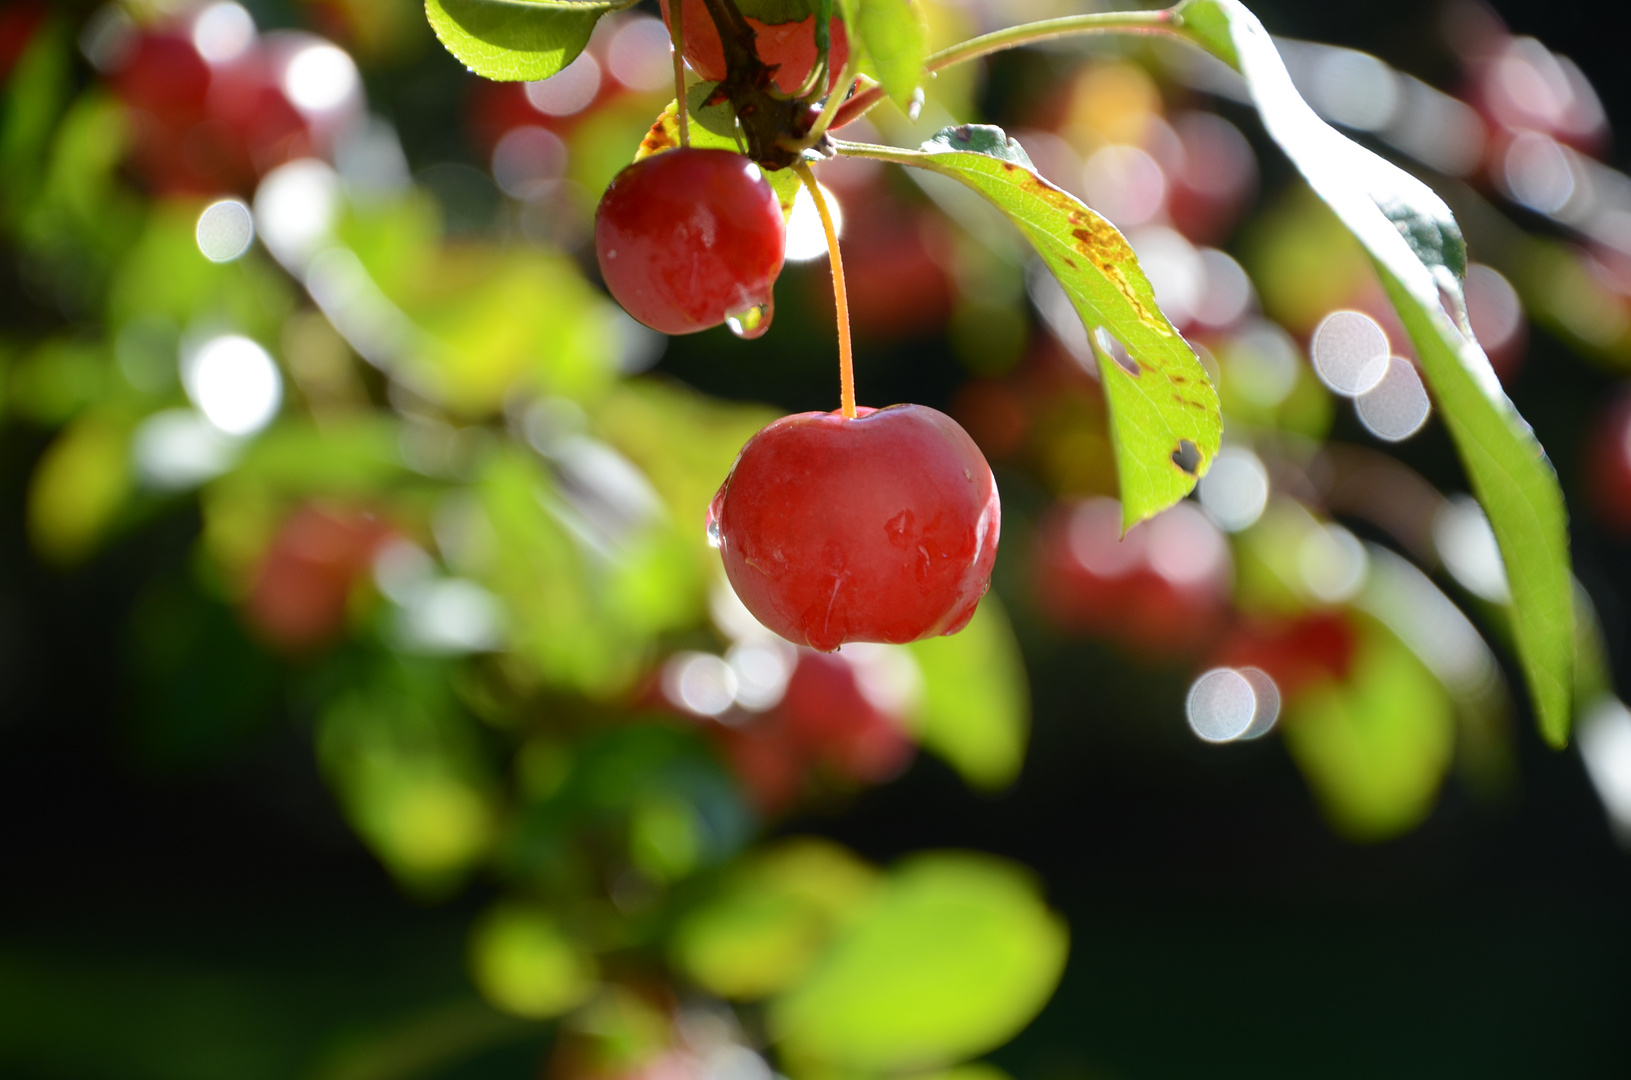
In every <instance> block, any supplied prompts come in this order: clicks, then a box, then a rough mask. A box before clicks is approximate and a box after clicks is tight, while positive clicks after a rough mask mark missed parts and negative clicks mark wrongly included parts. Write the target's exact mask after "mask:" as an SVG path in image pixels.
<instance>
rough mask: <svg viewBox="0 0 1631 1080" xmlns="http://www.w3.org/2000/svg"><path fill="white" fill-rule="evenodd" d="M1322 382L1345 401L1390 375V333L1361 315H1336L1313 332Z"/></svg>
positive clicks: (1343, 312) (1359, 313)
mask: <svg viewBox="0 0 1631 1080" xmlns="http://www.w3.org/2000/svg"><path fill="white" fill-rule="evenodd" d="M1310 351H1311V352H1312V353H1313V361H1314V371H1315V372H1316V373H1317V374H1318V375H1319V377H1320V381H1321V382H1323V383H1324V384H1325V385H1326V386H1329V387H1330V388H1331V389H1332V390H1333V391H1335V392H1336V393H1338V394H1341V395H1342V396H1343V397H1357V396H1358V395H1360V394H1363V393H1364V392H1365V391H1367V390H1369V389H1370V388H1371V387H1373V386H1375V385H1376V384H1377V383H1379V382H1381V381H1382V379H1383V377H1384V376H1385V375H1386V374H1387V370H1388V359H1389V357H1390V356H1391V352H1390V350H1389V348H1388V340H1387V331H1385V330H1383V329H1382V326H1381V324H1380V323H1378V322H1377V321H1376V320H1375V319H1373V318H1371V317H1370V316H1369V315H1366V314H1365V313H1364V312H1361V311H1333V312H1331V314H1329V315H1327V316H1326V317H1325V318H1324V319H1323V320H1322V321H1321V322H1320V324H1319V326H1317V327H1315V328H1314V337H1313V340H1312V343H1311V345H1310Z"/></svg>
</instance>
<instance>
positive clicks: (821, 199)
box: [793, 160, 855, 420]
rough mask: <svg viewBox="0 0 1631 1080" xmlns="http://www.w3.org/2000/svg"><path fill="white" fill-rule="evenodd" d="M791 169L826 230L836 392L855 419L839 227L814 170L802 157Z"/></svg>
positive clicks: (852, 365)
mask: <svg viewBox="0 0 1631 1080" xmlns="http://www.w3.org/2000/svg"><path fill="white" fill-rule="evenodd" d="M793 169H794V171H795V172H797V173H798V174H799V179H800V180H802V181H804V186H805V188H807V189H808V190H809V192H810V198H811V200H812V201H814V202H815V208H816V213H817V214H820V215H821V228H822V231H824V232H825V233H826V234H827V261H828V262H829V263H831V264H832V297H833V305H834V306H835V307H837V309H838V392H839V404H840V406H841V407H842V409H843V413H844V415H845V416H847V417H849V418H850V419H851V420H853V419H855V359H854V353H852V352H851V350H850V340H849V295H848V294H847V293H846V292H845V291H844V259H843V256H841V255H840V254H839V253H838V230H837V229H835V228H833V223H832V211H831V210H829V209H827V197H826V196H825V195H823V194H822V193H821V185H820V184H817V183H816V178H815V174H814V173H812V172H811V171H810V166H809V164H808V163H806V162H804V161H802V160H801V161H796V162H794V163H793Z"/></svg>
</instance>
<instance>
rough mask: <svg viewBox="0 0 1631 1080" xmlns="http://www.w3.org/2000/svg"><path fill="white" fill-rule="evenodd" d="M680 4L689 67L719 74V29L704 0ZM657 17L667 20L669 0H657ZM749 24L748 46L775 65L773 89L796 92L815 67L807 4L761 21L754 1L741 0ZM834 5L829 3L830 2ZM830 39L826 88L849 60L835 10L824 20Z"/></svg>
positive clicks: (713, 78) (713, 77) (712, 77)
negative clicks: (799, 13) (796, 12)
mask: <svg viewBox="0 0 1631 1080" xmlns="http://www.w3.org/2000/svg"><path fill="white" fill-rule="evenodd" d="M683 2H684V5H685V6H684V10H685V59H686V62H687V63H689V64H690V65H691V70H693V71H695V72H696V73H697V74H698V75H701V76H702V77H703V78H704V79H707V80H708V81H709V82H720V81H722V80H723V79H724V78H725V74H726V72H725V46H724V44H723V43H722V42H721V41H720V39H719V29H718V28H717V27H716V26H715V25H714V20H713V17H712V16H711V15H709V14H708V6H707V4H706V3H704V0H683ZM661 3H662V8H663V22H665V23H667V24H668V25H669V26H673V15H672V13H671V11H672V6H673V3H674V0H661ZM740 6H741V7H742V9H743V12H744V14H745V15H746V17H747V21H748V25H749V26H751V27H753V32H754V40H753V47H754V50H755V51H756V52H757V53H758V54H759V59H760V60H762V61H764V63H766V64H767V65H769V66H771V67H773V68H775V69H776V74H775V77H774V78H775V84H776V89H778V90H780V91H781V92H782V93H784V94H796V93H798V91H799V89H800V88H801V87H802V86H803V85H804V81H805V80H806V79H808V78H809V77H810V70H811V69H812V68H813V67H815V62H816V44H815V13H814V11H813V9H811V8H810V7H809V6H808V5H804V6H803V8H802V10H803V11H805V12H807V14H805V15H804V16H803V18H802V20H791V19H789V20H786V21H783V22H778V23H766V22H762V21H761V20H759V19H756V18H754V17H753V11H754V5H753V4H752V3H750V2H747V0H743V2H742V3H741V5H740ZM836 6H837V5H834V7H835V8H836ZM828 27H829V35H830V41H829V44H828V53H827V86H826V89H827V90H829V91H830V90H831V89H832V88H833V86H834V85H835V84H836V83H837V81H838V76H839V74H840V73H841V72H842V71H843V70H844V65H845V64H846V63H847V62H848V61H849V37H848V35H846V34H845V32H844V21H843V20H842V19H840V18H839V17H838V16H837V15H834V16H833V17H832V20H831V22H829V23H828Z"/></svg>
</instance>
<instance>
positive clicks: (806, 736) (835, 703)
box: [777, 650, 913, 784]
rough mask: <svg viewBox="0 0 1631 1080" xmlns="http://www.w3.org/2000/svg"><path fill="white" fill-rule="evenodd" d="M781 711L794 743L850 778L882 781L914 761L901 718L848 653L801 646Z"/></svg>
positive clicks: (863, 780)
mask: <svg viewBox="0 0 1631 1080" xmlns="http://www.w3.org/2000/svg"><path fill="white" fill-rule="evenodd" d="M777 711H778V713H779V714H780V718H781V721H782V723H783V725H784V726H785V728H786V731H787V736H788V740H789V742H791V743H792V745H793V746H795V747H797V748H798V749H799V751H800V752H801V753H803V754H804V755H805V756H806V757H807V758H808V759H809V760H810V761H812V762H815V763H817V764H821V765H825V766H827V767H829V768H831V769H832V770H833V771H834V772H835V773H837V774H838V775H840V776H842V777H845V778H847V779H851V780H859V781H861V782H863V783H869V784H876V783H880V782H882V781H884V780H887V779H889V778H890V777H892V776H895V775H897V774H898V773H899V772H900V771H901V770H902V769H904V768H905V767H906V764H907V763H908V762H909V761H911V759H912V751H913V744H912V740H911V739H910V738H908V737H907V734H906V729H905V728H904V726H903V725H902V720H901V718H900V717H897V716H891V715H890V714H889V713H888V712H886V711H885V710H884V709H883V708H882V707H881V706H880V705H879V704H878V703H877V702H876V701H874V700H873V698H871V697H868V696H867V693H866V688H865V687H864V685H863V682H862V673H861V671H860V670H859V669H858V668H857V666H856V664H855V663H854V662H852V661H851V660H850V658H849V657H846V656H845V655H843V654H842V653H837V654H834V655H831V656H828V655H823V654H821V653H816V652H810V651H807V650H800V651H799V660H798V666H797V667H795V668H794V669H793V676H792V678H791V679H789V680H788V683H787V693H786V696H784V697H783V698H782V702H781V704H780V705H779V706H778V707H777Z"/></svg>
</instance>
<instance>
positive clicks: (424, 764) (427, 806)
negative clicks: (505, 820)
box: [317, 658, 495, 896]
mask: <svg viewBox="0 0 1631 1080" xmlns="http://www.w3.org/2000/svg"><path fill="white" fill-rule="evenodd" d="M317 753H318V759H319V761H320V762H321V763H322V765H323V771H324V773H325V774H326V775H327V778H328V780H329V782H330V783H331V784H332V785H333V786H334V788H335V789H336V791H337V793H338V794H339V796H340V802H341V805H342V807H343V808H344V810H345V814H346V817H347V819H348V820H349V821H350V822H351V826H352V828H354V829H355V830H356V831H357V834H358V835H359V836H361V837H362V839H363V841H364V842H365V843H367V844H368V846H369V847H370V848H372V849H373V851H374V853H375V854H376V855H378V856H379V858H380V861H381V862H383V863H384V864H385V865H386V867H387V868H389V869H390V870H391V872H392V873H393V874H394V875H395V876H396V878H397V880H398V881H400V882H402V884H403V885H405V886H406V887H408V888H410V889H412V890H414V891H416V892H418V893H420V894H422V895H426V896H438V895H442V894H445V893H446V892H447V891H448V890H450V889H451V888H453V887H455V886H456V885H457V884H458V883H459V882H460V881H461V880H462V879H463V877H464V875H465V873H467V872H468V871H469V869H470V868H471V867H472V865H473V864H474V863H475V861H476V860H477V859H478V858H479V857H480V856H481V855H482V854H483V853H484V852H485V851H486V850H487V847H488V845H489V844H490V843H491V841H492V837H493V832H494V825H495V807H494V806H493V805H492V803H491V801H490V781H489V780H488V778H487V777H486V776H485V775H484V772H483V770H484V765H483V758H482V754H481V747H480V744H479V742H478V741H477V737H476V733H475V731H474V730H473V729H472V727H471V722H470V720H469V719H468V718H467V717H466V716H465V715H464V714H463V713H462V711H461V710H460V709H459V707H458V705H457V704H456V703H455V702H454V701H453V699H452V694H451V690H450V688H449V684H448V679H447V673H446V670H445V669H444V668H443V667H441V666H440V665H439V664H435V663H427V662H423V661H407V660H401V659H396V658H381V659H379V660H377V661H374V662H372V663H371V665H370V666H369V667H368V668H367V669H366V670H365V671H364V672H363V673H362V674H361V677H360V678H355V679H353V680H351V681H350V682H349V683H348V685H347V686H346V688H345V689H344V690H342V691H341V692H340V693H338V694H336V695H335V696H334V697H333V698H332V699H331V700H330V701H329V703H328V705H327V706H326V708H324V710H323V712H322V714H321V716H320V717H319V719H318V730H317Z"/></svg>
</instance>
